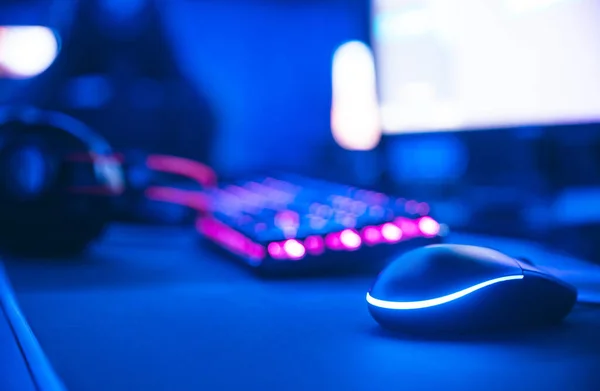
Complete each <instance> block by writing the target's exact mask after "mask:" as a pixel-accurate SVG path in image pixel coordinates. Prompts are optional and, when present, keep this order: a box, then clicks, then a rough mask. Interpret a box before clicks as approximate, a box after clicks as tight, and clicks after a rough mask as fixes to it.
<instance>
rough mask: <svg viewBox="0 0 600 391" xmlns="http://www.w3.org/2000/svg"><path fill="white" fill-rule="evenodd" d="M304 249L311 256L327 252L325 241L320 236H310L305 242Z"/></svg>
mask: <svg viewBox="0 0 600 391" xmlns="http://www.w3.org/2000/svg"><path fill="white" fill-rule="evenodd" d="M304 247H306V250H307V251H308V252H309V253H311V254H315V255H317V254H322V253H323V251H325V241H324V240H323V238H322V237H320V236H309V237H307V238H306V239H305V240H304Z"/></svg>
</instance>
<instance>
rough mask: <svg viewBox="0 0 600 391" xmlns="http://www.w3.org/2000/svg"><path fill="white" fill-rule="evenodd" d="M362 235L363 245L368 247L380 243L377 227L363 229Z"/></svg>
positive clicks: (379, 233)
mask: <svg viewBox="0 0 600 391" xmlns="http://www.w3.org/2000/svg"><path fill="white" fill-rule="evenodd" d="M362 235H363V239H364V241H365V243H366V244H368V245H370V246H372V245H375V244H378V243H380V242H381V232H380V230H379V229H378V228H377V227H365V228H364V229H363V231H362Z"/></svg>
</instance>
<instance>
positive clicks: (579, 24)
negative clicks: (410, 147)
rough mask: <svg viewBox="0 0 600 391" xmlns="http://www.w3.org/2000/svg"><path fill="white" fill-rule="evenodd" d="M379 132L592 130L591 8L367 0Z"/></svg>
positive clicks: (572, 2) (597, 94)
mask: <svg viewBox="0 0 600 391" xmlns="http://www.w3.org/2000/svg"><path fill="white" fill-rule="evenodd" d="M371 4H372V6H371V12H372V15H371V16H372V17H371V22H372V23H371V25H372V28H371V34H372V37H371V38H372V47H373V50H374V53H375V58H376V69H377V77H378V87H379V99H380V102H381V120H382V127H383V132H384V133H385V134H402V133H412V132H431V131H459V130H483V129H490V128H512V127H517V126H518V127H521V126H524V125H557V124H562V125H565V124H579V123H590V122H600V73H599V69H600V39H599V38H598V37H600V23H598V21H599V20H600V2H599V1H598V0H485V1H481V0H454V1H448V0H372V3H371Z"/></svg>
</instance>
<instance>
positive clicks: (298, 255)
mask: <svg viewBox="0 0 600 391" xmlns="http://www.w3.org/2000/svg"><path fill="white" fill-rule="evenodd" d="M283 251H284V252H285V253H286V254H287V255H288V256H289V258H290V259H293V260H299V259H302V258H303V257H304V255H305V254H306V249H305V248H304V246H303V245H302V243H300V242H299V241H297V240H295V239H289V240H286V241H285V243H284V244H283Z"/></svg>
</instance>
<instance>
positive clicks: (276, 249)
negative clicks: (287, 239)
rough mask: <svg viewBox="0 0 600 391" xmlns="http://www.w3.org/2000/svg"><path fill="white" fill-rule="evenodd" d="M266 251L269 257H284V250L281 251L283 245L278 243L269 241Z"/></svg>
mask: <svg viewBox="0 0 600 391" xmlns="http://www.w3.org/2000/svg"><path fill="white" fill-rule="evenodd" d="M267 251H268V252H269V255H271V257H273V258H275V259H282V258H285V252H284V251H283V247H282V246H281V244H279V243H275V242H273V243H269V246H268V247H267Z"/></svg>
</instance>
